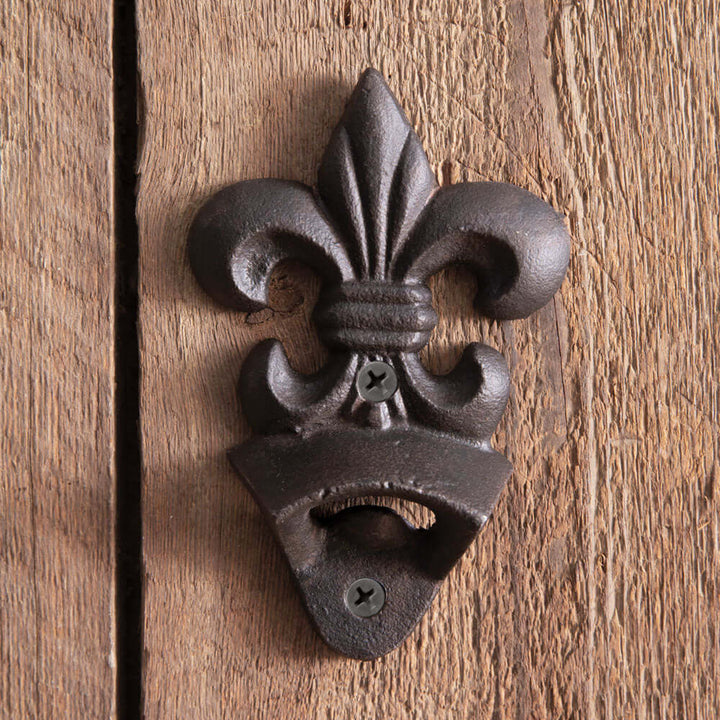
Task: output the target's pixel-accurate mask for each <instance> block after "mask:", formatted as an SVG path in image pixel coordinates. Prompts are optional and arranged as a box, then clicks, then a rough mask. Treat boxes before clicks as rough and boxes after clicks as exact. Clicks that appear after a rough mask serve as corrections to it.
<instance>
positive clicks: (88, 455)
mask: <svg viewBox="0 0 720 720" xmlns="http://www.w3.org/2000/svg"><path fill="white" fill-rule="evenodd" d="M111 19H112V8H111V3H110V2H108V1H107V0H76V2H73V3H63V2H33V0H25V1H16V0H10V1H9V2H4V3H2V4H1V7H0V87H2V93H1V94H0V348H1V350H0V378H1V381H2V391H1V396H2V400H0V403H2V409H1V410H0V668H1V669H0V716H2V717H3V718H13V720H14V719H16V718H17V719H20V718H51V717H52V718H59V717H63V718H65V717H67V718H108V717H111V716H112V715H113V714H114V706H115V700H114V686H115V677H114V676H115V673H114V662H115V661H114V656H113V653H114V648H113V645H114V550H113V547H114V545H113V509H112V505H113V484H114V477H113V437H114V429H113V428H114V416H113V383H114V360H113V312H114V310H113V293H114V266H113V233H112V214H111V208H112V72H111V64H112V57H111V47H110V26H111Z"/></svg>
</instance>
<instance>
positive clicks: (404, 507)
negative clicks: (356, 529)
mask: <svg viewBox="0 0 720 720" xmlns="http://www.w3.org/2000/svg"><path fill="white" fill-rule="evenodd" d="M362 512H378V513H380V514H382V513H386V514H391V515H395V516H397V517H399V518H400V519H401V520H403V522H404V523H405V524H406V525H407V526H408V527H409V528H410V529H411V530H427V529H429V528H431V527H432V526H433V525H434V524H435V521H436V519H437V518H436V517H435V513H434V512H433V511H432V509H431V508H429V507H428V506H427V505H424V504H422V503H419V502H415V501H413V500H407V499H405V498H402V497H395V496H392V495H364V496H356V497H351V498H345V499H343V500H335V501H328V502H325V503H322V504H321V505H317V506H316V507H314V508H313V509H312V510H311V511H310V516H311V517H312V519H313V520H314V521H315V522H316V523H317V524H318V525H320V526H328V525H332V524H334V523H336V522H338V521H341V520H343V519H344V518H346V517H348V516H350V515H352V514H356V513H362Z"/></svg>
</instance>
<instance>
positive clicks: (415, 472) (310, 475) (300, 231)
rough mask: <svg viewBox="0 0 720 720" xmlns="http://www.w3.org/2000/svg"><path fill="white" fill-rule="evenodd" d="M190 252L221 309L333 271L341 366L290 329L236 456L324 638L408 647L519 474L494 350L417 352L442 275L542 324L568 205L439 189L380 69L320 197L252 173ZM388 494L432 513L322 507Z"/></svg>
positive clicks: (335, 146)
mask: <svg viewBox="0 0 720 720" xmlns="http://www.w3.org/2000/svg"><path fill="white" fill-rule="evenodd" d="M189 251H190V261H191V264H192V267H193V270H194V272H195V275H196V276H197V279H198V280H199V282H200V284H201V285H202V286H203V288H205V290H206V291H207V292H208V293H209V294H210V295H211V296H212V297H213V298H215V299H216V300H217V301H219V302H220V303H222V304H224V305H227V306H230V307H232V308H236V309H237V310H240V311H244V312H250V311H255V310H259V309H261V308H263V307H265V306H267V303H268V299H267V297H268V285H269V280H270V276H271V273H272V271H273V268H274V267H275V266H276V265H277V263H278V262H280V261H283V260H289V259H295V260H299V261H302V262H304V263H306V264H307V265H309V266H311V267H312V268H314V269H315V271H316V272H317V273H318V274H319V275H320V277H321V279H322V281H323V285H322V290H321V293H320V297H319V299H318V302H317V306H316V308H315V311H314V320H315V323H316V325H317V328H318V331H319V333H320V337H321V339H322V340H323V342H324V343H326V345H327V346H328V347H329V349H330V358H329V360H328V362H327V364H326V365H325V367H324V368H322V369H321V370H320V371H319V372H318V373H316V374H314V375H309V376H306V375H302V374H300V373H297V372H295V371H294V370H293V369H292V368H291V367H290V365H289V363H288V359H287V356H286V355H285V351H284V350H283V347H282V345H281V343H280V342H279V341H278V340H274V339H269V340H265V341H263V342H261V343H260V344H258V345H257V346H256V347H255V348H254V349H253V350H252V351H251V353H250V355H249V356H248V358H247V360H246V361H245V363H244V364H243V366H242V370H241V373H240V382H239V398H240V403H241V406H242V409H243V411H244V413H245V416H246V417H247V419H248V420H249V422H250V425H251V427H252V429H253V431H254V436H253V437H252V438H251V439H249V440H248V441H247V442H244V443H243V444H241V445H239V446H238V447H236V448H234V449H233V450H231V451H230V453H229V456H230V460H231V462H232V464H233V466H234V467H235V469H236V470H237V472H238V473H239V474H240V476H241V477H242V478H243V480H244V481H245V483H246V484H247V486H248V488H249V489H250V491H251V492H252V494H253V495H254V497H255V499H256V501H257V503H258V504H259V505H260V507H261V508H262V509H263V511H264V512H265V514H266V515H267V517H268V519H269V521H270V524H271V525H272V527H273V529H274V531H275V533H276V535H277V538H278V540H279V542H280V544H281V546H282V548H283V550H284V552H285V554H286V556H287V559H288V561H289V563H290V567H291V569H292V572H293V575H294V577H295V580H296V583H297V586H298V588H299V590H300V592H301V594H302V597H303V600H304V602H305V605H306V607H307V610H308V612H309V613H310V616H311V617H312V619H313V621H314V623H315V625H316V626H317V629H318V631H319V633H320V635H321V636H322V637H323V639H324V640H325V641H326V642H327V643H328V644H329V645H330V646H331V647H333V648H335V649H336V650H338V651H339V652H341V653H344V654H345V655H349V656H351V657H356V658H362V659H372V658H376V657H379V656H381V655H383V654H385V653H387V652H388V651H390V650H392V649H393V648H394V647H396V646H397V645H398V644H399V643H400V642H401V641H402V640H403V639H404V638H405V637H406V636H407V635H408V633H409V632H410V631H411V630H412V628H413V627H414V626H415V625H416V624H417V622H418V621H419V620H420V618H421V617H422V616H423V614H424V613H425V611H426V610H427V608H428V606H429V604H430V602H431V601H432V599H433V597H434V596H435V593H436V592H437V590H438V588H439V585H440V583H441V582H442V580H443V578H444V577H445V575H447V573H448V572H449V571H450V569H451V568H452V567H453V565H454V564H455V562H456V561H457V560H458V558H459V557H460V556H461V555H462V554H463V553H464V552H465V549H466V548H467V547H468V545H469V544H470V543H471V542H472V540H473V539H474V538H475V536H476V535H477V533H478V531H479V530H480V528H481V527H482V526H483V524H484V523H485V522H486V520H487V519H488V516H489V515H490V513H491V511H492V508H493V506H494V504H495V501H496V499H497V497H498V494H499V492H500V490H501V489H502V487H503V486H504V484H505V482H506V480H507V478H508V476H509V474H510V471H511V465H510V463H509V462H508V461H507V460H506V459H505V457H503V456H502V455H501V454H500V453H498V452H496V451H495V450H493V449H492V448H491V446H490V436H491V435H492V433H493V431H494V430H495V427H496V426H497V424H498V422H499V420H500V418H501V416H502V413H503V411H504V409H505V404H506V402H507V398H508V392H509V379H508V370H507V366H506V364H505V361H504V359H503V357H502V356H501V355H500V354H499V353H498V352H496V351H495V350H493V349H491V348H489V347H487V346H486V345H481V344H478V343H473V344H471V345H468V346H467V348H466V349H465V351H464V353H463V355H462V358H461V360H460V362H459V363H458V365H457V367H455V369H454V370H453V371H452V372H450V373H449V374H448V375H443V376H437V375H433V374H431V373H429V372H428V371H427V370H426V369H425V368H424V367H423V365H422V364H421V362H420V360H419V358H418V352H419V351H420V350H421V349H422V348H423V347H424V346H425V344H426V343H427V342H428V339H429V337H430V332H431V330H432V329H433V327H434V326H435V323H436V321H437V316H436V314H435V311H434V310H433V306H432V303H431V295H430V290H429V289H428V287H427V285H426V281H427V280H428V278H429V277H430V276H431V275H433V274H434V273H436V272H437V271H439V270H441V269H442V268H444V267H446V266H448V265H450V264H454V263H462V264H464V265H467V266H469V267H470V268H471V269H472V271H474V273H475V274H476V276H477V280H478V287H479V290H478V293H477V298H476V304H477V308H478V310H479V311H480V312H481V313H482V314H484V315H486V316H487V317H490V318H496V319H503V320H504V319H512V318H522V317H526V316H527V315H529V314H530V313H532V312H534V311H535V310H537V309H539V308H540V307H542V306H543V305H545V303H547V302H548V301H549V300H550V299H551V298H552V296H553V294H554V293H555V291H556V290H557V289H558V288H559V286H560V283H561V282H562V280H563V277H564V275H565V270H566V268H567V264H568V259H569V253H570V238H569V236H568V234H567V232H566V230H565V227H564V224H563V220H562V217H561V216H560V215H558V214H557V213H556V212H555V211H554V210H553V209H552V208H551V207H550V206H548V205H547V204H546V203H544V202H543V201H542V200H540V199H539V198H537V197H535V196H534V195H532V194H530V193H528V192H526V191H525V190H521V189H520V188H517V187H514V186H512V185H507V184H503V183H492V182H480V183H461V184H457V185H450V186H446V187H438V185H437V182H436V180H435V176H434V174H433V172H432V169H431V168H430V165H429V163H428V161H427V158H426V157H425V153H424V152H423V149H422V146H421V144H420V141H419V139H418V137H417V135H416V134H415V132H414V131H413V129H412V128H411V127H410V124H409V123H408V121H407V118H406V117H405V115H404V113H403V111H402V109H401V108H400V106H399V105H398V103H397V101H396V100H395V98H394V97H393V95H392V93H391V92H390V89H389V88H388V86H387V85H386V84H385V81H384V80H383V78H382V76H381V75H380V74H379V73H378V72H376V71H375V70H367V71H366V72H365V73H364V74H363V76H362V77H361V79H360V81H359V83H358V85H357V87H356V88H355V91H354V92H353V94H352V97H351V98H350V101H349V103H348V106H347V109H346V111H345V114H344V116H343V118H342V120H341V121H340V124H339V125H338V126H337V127H336V129H335V131H334V133H333V135H332V137H331V139H330V143H329V145H328V147H327V150H326V151H325V155H324V157H323V159H322V162H321V164H320V171H319V174H318V182H317V188H316V189H315V190H313V189H311V188H309V187H307V186H306V185H303V184H301V183H297V182H289V181H285V180H270V179H265V180H249V181H246V182H240V183H237V184H236V185H232V186H230V187H227V188H225V189H224V190H221V191H220V192H218V193H217V194H216V195H214V196H213V197H212V198H211V199H210V200H209V201H208V202H207V203H206V204H205V205H204V207H203V208H202V209H201V210H200V211H199V213H198V215H197V216H196V218H195V220H194V223H193V225H192V228H191V231H190V238H189ZM372 495H389V496H394V497H399V498H405V499H408V500H411V501H414V502H417V503H420V504H421V505H424V506H426V507H428V508H430V510H432V511H433V513H434V514H435V522H434V524H433V525H432V526H431V527H430V528H419V529H418V528H414V527H412V526H411V525H409V524H408V523H407V522H406V521H405V520H404V519H403V518H402V517H400V515H398V514H396V513H395V512H393V511H392V510H390V509H388V508H385V507H379V506H373V505H357V506H354V507H350V508H347V509H346V510H343V511H341V512H339V513H337V514H336V515H334V516H332V517H330V518H324V519H320V518H319V517H317V514H314V513H313V512H312V511H313V509H315V508H317V507H319V506H322V505H326V504H327V503H330V502H333V501H340V500H347V499H352V498H359V497H366V496H372Z"/></svg>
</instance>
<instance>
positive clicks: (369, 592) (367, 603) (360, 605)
mask: <svg viewBox="0 0 720 720" xmlns="http://www.w3.org/2000/svg"><path fill="white" fill-rule="evenodd" d="M345 605H346V606H347V609H348V610H349V611H350V612H351V613H352V614H353V615H356V616H357V617H361V618H369V617H372V616H373V615H377V614H378V613H379V612H380V611H381V610H382V609H383V605H385V588H384V587H383V586H382V585H381V584H380V583H379V582H378V581H377V580H372V579H370V578H360V579H359V580H356V581H355V582H354V583H353V584H352V585H351V586H350V587H349V588H348V589H347V592H346V593H345Z"/></svg>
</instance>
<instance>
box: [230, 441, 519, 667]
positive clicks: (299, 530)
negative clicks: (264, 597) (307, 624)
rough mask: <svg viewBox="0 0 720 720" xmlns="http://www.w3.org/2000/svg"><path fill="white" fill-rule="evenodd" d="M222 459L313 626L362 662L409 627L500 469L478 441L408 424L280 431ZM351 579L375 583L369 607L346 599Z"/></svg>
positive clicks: (489, 497)
mask: <svg viewBox="0 0 720 720" xmlns="http://www.w3.org/2000/svg"><path fill="white" fill-rule="evenodd" d="M230 460H231V462H232V464H233V466H234V467H235V469H236V470H237V471H238V473H239V474H240V476H241V477H242V478H243V480H244V481H245V484H246V485H247V486H248V488H249V489H250V491H251V492H252V493H253V495H254V497H255V499H256V501H257V502H258V504H259V505H260V507H261V508H262V509H263V510H264V512H265V514H266V515H267V517H268V520H269V521H270V524H271V526H272V528H273V530H274V531H275V534H276V536H277V538H278V540H279V542H280V544H281V545H282V547H283V549H284V551H285V555H286V557H287V560H288V562H289V564H290V569H291V571H292V573H293V576H294V579H295V582H296V584H297V586H298V589H299V590H300V593H301V595H302V597H303V601H304V603H305V606H306V608H307V610H308V613H309V614H310V617H311V618H312V620H313V623H314V624H315V626H316V628H317V629H318V632H319V633H320V634H321V636H322V637H323V638H324V640H325V641H326V642H327V643H328V645H330V646H331V647H333V648H335V649H336V650H338V651H339V652H341V653H343V654H345V655H348V656H350V657H355V658H359V659H365V660H369V659H372V658H376V657H380V656H381V655H384V654H385V653H387V652H389V651H390V650H392V649H393V648H394V647H396V646H397V645H398V644H400V643H401V642H402V641H403V640H404V638H405V637H407V635H408V634H409V633H410V632H411V631H412V629H413V628H414V627H415V625H416V624H417V621H418V620H419V619H420V618H421V617H422V615H423V614H424V613H425V611H426V610H427V608H428V607H429V605H430V603H431V602H432V599H433V598H434V596H435V594H436V593H437V590H438V588H439V587H440V584H441V583H442V580H443V578H444V577H445V576H446V575H447V573H448V572H449V571H450V570H451V569H452V567H453V565H454V564H455V562H456V561H457V559H458V558H459V557H460V556H461V555H462V554H463V553H464V552H465V550H466V549H467V547H468V545H469V544H470V543H471V542H472V541H473V539H474V538H475V537H476V535H477V533H478V531H479V530H480V528H481V527H482V525H483V524H484V522H485V521H486V520H487V518H488V516H489V515H490V514H491V512H492V508H493V506H494V504H495V501H496V499H497V496H498V494H499V493H500V490H501V488H502V486H503V485H504V483H505V481H506V479H507V476H508V475H509V474H510V471H511V466H510V463H509V462H508V461H507V460H506V459H505V458H504V457H503V456H502V455H500V454H499V453H497V452H495V451H494V450H492V449H491V448H490V447H488V446H487V445H481V444H474V443H472V442H469V441H465V440H461V439H458V438H455V437H452V436H449V435H442V434H439V433H435V432H430V431H426V430H423V429H420V428H417V427H412V428H409V427H408V428H398V429H392V430H373V429H367V428H354V427H350V428H342V429H335V430H330V431H324V430H323V431H319V432H317V433H315V434H313V435H311V436H309V437H306V438H304V439H303V442H302V443H298V442H297V439H296V437H295V436H294V435H292V434H290V433H286V434H282V435H280V434H278V435H272V436H256V437H254V438H251V439H250V440H248V441H247V442H245V443H244V444H242V445H240V446H238V447H236V448H235V449H234V450H232V451H231V452H230ZM419 520H422V522H418V521H419ZM358 583H360V586H361V589H363V592H367V593H369V592H370V590H371V589H372V588H373V587H375V588H378V587H380V588H382V589H383V591H382V596H383V604H382V607H381V608H380V609H377V611H376V612H375V611H373V614H371V615H370V614H367V615H358V613H357V608H354V606H353V605H352V604H350V605H348V592H351V589H354V588H356V587H357V585H358ZM364 588H365V589H364ZM378 593H379V591H378ZM363 597H364V596H363ZM353 609H355V611H356V612H353Z"/></svg>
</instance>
